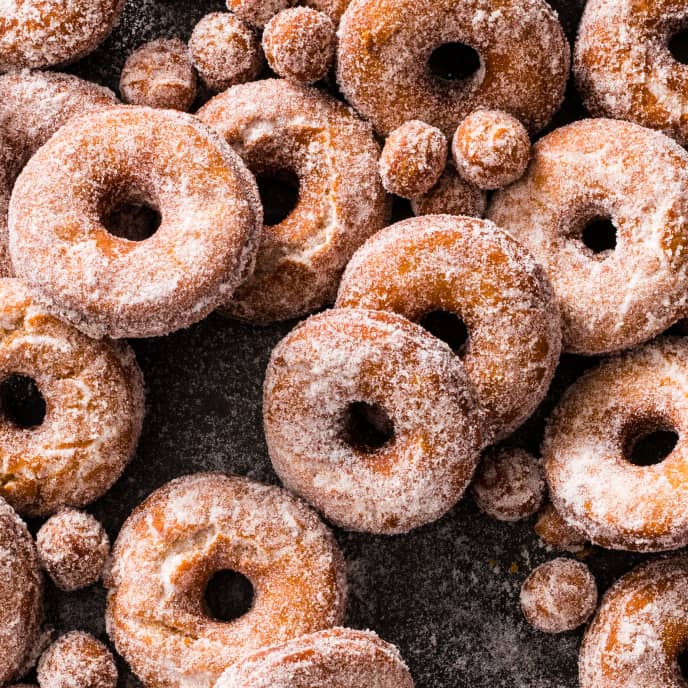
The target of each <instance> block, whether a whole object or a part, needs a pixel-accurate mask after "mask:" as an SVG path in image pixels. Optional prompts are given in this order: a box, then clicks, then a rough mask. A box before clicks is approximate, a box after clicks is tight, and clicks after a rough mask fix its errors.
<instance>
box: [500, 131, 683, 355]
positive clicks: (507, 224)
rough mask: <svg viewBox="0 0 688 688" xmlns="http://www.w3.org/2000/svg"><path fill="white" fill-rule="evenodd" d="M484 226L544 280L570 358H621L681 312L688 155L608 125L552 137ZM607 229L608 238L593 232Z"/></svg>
mask: <svg viewBox="0 0 688 688" xmlns="http://www.w3.org/2000/svg"><path fill="white" fill-rule="evenodd" d="M488 217H489V218H490V219H491V220H492V221H493V222H495V223H496V224H498V225H499V226H500V227H503V228H504V229H506V230H508V231H509V232H511V233H512V234H513V235H514V237H515V238H516V239H518V240H519V241H521V242H523V243H524V244H525V245H526V246H528V247H529V248H530V250H531V251H532V252H533V254H534V255H535V258H536V260H538V261H539V262H540V263H541V264H542V265H543V267H544V268H545V270H546V271H547V274H548V275H549V277H550V279H551V281H552V285H553V287H554V291H555V294H556V296H557V300H558V302H559V307H560V309H561V312H562V318H563V336H564V348H565V349H566V350H567V351H571V352H575V353H581V354H599V353H605V352H611V351H616V350H621V349H625V348H628V347H630V346H633V345H635V344H638V343H640V342H643V341H645V340H647V339H650V338H652V337H654V336H655V335H657V334H659V333H660V332H662V331H664V330H665V329H666V328H667V327H669V326H670V325H671V324H672V323H674V322H675V321H677V320H678V319H679V318H681V317H682V316H683V315H684V314H685V312H686V308H687V306H688V154H686V152H685V151H684V150H683V149H682V148H681V147H680V146H679V145H678V144H677V143H676V142H674V141H672V140H671V139H669V138H668V137H666V136H664V135H663V134H660V133H659V132H655V131H651V130H649V129H645V128H643V127H639V126H638V125H636V124H630V123H628V122H620V121H616V120H608V119H597V120H594V119H593V120H583V121H579V122H575V123H573V124H570V125H568V126H566V127H562V128H561V129H557V130H556V131H554V132H553V133H551V134H549V135H548V136H546V137H545V138H543V139H541V140H540V141H538V143H537V144H536V145H535V146H534V153H533V160H532V161H531V164H530V167H529V168H528V171H527V172H526V175H525V176H524V177H523V178H522V179H520V180H519V181H518V182H516V183H515V184H513V185H511V186H510V187H508V188H506V189H503V190H502V191H499V192H497V194H496V195H495V196H494V197H493V200H492V203H491V205H490V208H489V209H488ZM608 219H609V220H611V222H612V224H613V228H611V229H612V231H613V232H614V233H615V236H613V235H612V236H609V230H610V228H609V227H608V225H600V224H596V223H597V221H599V220H608ZM600 242H601V243H600Z"/></svg>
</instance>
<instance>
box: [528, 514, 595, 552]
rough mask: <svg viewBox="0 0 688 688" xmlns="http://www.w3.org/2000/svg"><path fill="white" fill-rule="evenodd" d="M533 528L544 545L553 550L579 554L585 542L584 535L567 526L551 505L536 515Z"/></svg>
mask: <svg viewBox="0 0 688 688" xmlns="http://www.w3.org/2000/svg"><path fill="white" fill-rule="evenodd" d="M534 528H535V532H536V533H537V535H538V537H539V538H540V539H541V540H542V541H543V542H544V543H545V545H547V546H548V547H551V548H552V549H554V550H560V551H563V552H572V553H575V552H580V551H581V550H583V549H584V548H585V544H586V542H587V539H586V537H585V535H584V534H583V533H582V532H581V531H580V530H578V529H577V528H574V527H573V526H571V525H569V524H568V523H567V522H566V521H565V520H564V519H563V518H562V516H561V514H560V513H559V512H558V511H557V510H556V509H555V508H554V506H553V505H552V504H551V503H547V504H546V505H545V507H544V508H543V509H542V511H541V512H540V513H539V514H538V518H537V521H536V522H535V526H534Z"/></svg>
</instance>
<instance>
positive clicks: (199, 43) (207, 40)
mask: <svg viewBox="0 0 688 688" xmlns="http://www.w3.org/2000/svg"><path fill="white" fill-rule="evenodd" d="M189 51H190V53H191V60H192V62H193V64H194V66H195V67H196V69H197V70H198V74H199V76H200V77H201V80H202V81H203V83H204V84H205V85H206V86H207V87H208V88H209V89H211V90H212V91H224V90H226V89H228V88H230V86H235V85H236V84H243V83H246V82H247V81H253V80H254V79H255V78H256V77H257V76H258V75H259V74H260V72H261V70H262V69H263V54H262V51H261V49H260V43H259V41H258V36H257V35H256V32H255V31H254V29H252V28H251V27H250V26H249V25H248V24H247V23H246V22H244V21H242V20H241V19H239V17H236V16H235V15H233V14H230V13H229V12H212V13H211V14H206V16H205V17H203V19H201V21H199V22H198V24H196V26H195V28H194V30H193V32H192V34H191V38H190V39H189Z"/></svg>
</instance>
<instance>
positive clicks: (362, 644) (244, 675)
mask: <svg viewBox="0 0 688 688" xmlns="http://www.w3.org/2000/svg"><path fill="white" fill-rule="evenodd" d="M294 686H298V687H299V688H321V687H322V686H327V688H371V687H372V688H413V679H412V678H411V674H410V673H409V670H408V668H407V667H406V664H405V663H404V660H403V659H402V657H401V655H400V654H399V651H398V650H397V648H396V647H394V645H390V644H389V643H386V642H384V641H383V640H381V639H380V638H379V637H378V636H377V635H376V634H375V633H372V632H370V631H354V630H352V629H349V628H332V629H329V630H327V631H320V632H319V633H311V634H310V635H304V636H302V637H301V638H296V639H295V640H290V641H288V642H286V643H284V644H282V645H278V646H275V647H269V648H266V649H263V650H259V651H258V652H256V653H254V654H252V655H249V656H248V657H246V658H245V659H243V660H241V661H240V662H237V663H236V664H234V665H233V666H231V667H230V668H229V669H227V670H226V671H225V672H224V673H223V674H222V676H221V677H220V680H219V681H218V682H217V684H216V686H215V688H294Z"/></svg>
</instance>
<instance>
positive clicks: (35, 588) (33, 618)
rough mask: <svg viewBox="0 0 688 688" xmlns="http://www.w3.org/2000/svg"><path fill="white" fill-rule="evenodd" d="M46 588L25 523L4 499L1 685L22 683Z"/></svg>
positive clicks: (0, 514)
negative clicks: (17, 680) (16, 681)
mask: <svg viewBox="0 0 688 688" xmlns="http://www.w3.org/2000/svg"><path fill="white" fill-rule="evenodd" d="M42 609H43V584H42V579H41V573H40V570H39V566H38V556H37V555H36V548H35V547H34V544H33V540H32V538H31V535H30V534H29V531H28V530H27V529H26V526H25V525H24V522H23V521H22V520H21V519H20V518H19V516H17V514H16V512H15V511H14V509H12V507H11V506H10V505H9V504H8V503H7V502H6V501H5V500H4V499H1V498H0V684H2V685H4V684H5V683H7V682H9V681H11V680H12V679H18V678H20V677H21V674H22V673H23V669H25V661H26V659H27V657H28V656H29V654H30V653H31V651H32V650H33V646H34V644H35V643H36V641H37V639H38V631H39V626H40V622H41V618H42Z"/></svg>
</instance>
